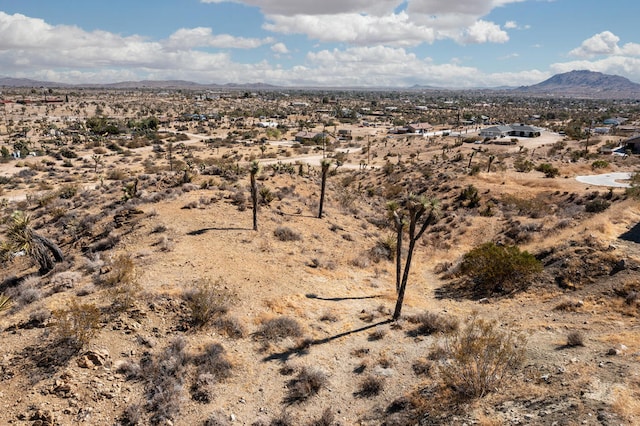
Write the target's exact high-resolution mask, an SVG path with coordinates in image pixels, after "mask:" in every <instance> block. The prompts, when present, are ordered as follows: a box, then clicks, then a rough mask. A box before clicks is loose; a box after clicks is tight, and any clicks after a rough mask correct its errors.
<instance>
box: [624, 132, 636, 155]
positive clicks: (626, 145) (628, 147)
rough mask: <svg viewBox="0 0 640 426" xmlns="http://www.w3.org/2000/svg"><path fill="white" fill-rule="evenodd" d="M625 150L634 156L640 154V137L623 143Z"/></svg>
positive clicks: (633, 137) (634, 137) (631, 138)
mask: <svg viewBox="0 0 640 426" xmlns="http://www.w3.org/2000/svg"><path fill="white" fill-rule="evenodd" d="M622 144H623V145H624V149H625V151H626V150H629V151H631V152H632V153H633V154H640V135H635V136H632V137H630V138H629V139H627V140H625V141H623V142H622Z"/></svg>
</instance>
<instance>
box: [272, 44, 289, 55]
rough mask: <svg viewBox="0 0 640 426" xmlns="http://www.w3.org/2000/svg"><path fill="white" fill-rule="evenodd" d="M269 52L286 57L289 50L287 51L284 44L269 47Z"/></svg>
mask: <svg viewBox="0 0 640 426" xmlns="http://www.w3.org/2000/svg"><path fill="white" fill-rule="evenodd" d="M271 51H272V52H274V53H277V54H280V55H286V54H287V53H289V49H287V46H286V45H285V44H284V43H276V44H274V45H273V46H271Z"/></svg>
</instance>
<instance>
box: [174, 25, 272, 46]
mask: <svg viewBox="0 0 640 426" xmlns="http://www.w3.org/2000/svg"><path fill="white" fill-rule="evenodd" d="M272 42H273V39H272V38H265V39H257V38H245V37H234V36H232V35H229V34H218V35H214V34H213V31H212V30H211V28H205V27H197V28H182V29H179V30H178V31H176V32H174V33H173V34H171V36H170V37H169V39H168V40H166V42H165V43H164V45H165V46H166V47H167V48H168V49H172V50H184V49H191V48H196V47H218V48H235V49H255V48H256V47H260V46H262V45H264V44H268V43H272Z"/></svg>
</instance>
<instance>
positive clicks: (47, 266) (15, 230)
mask: <svg viewBox="0 0 640 426" xmlns="http://www.w3.org/2000/svg"><path fill="white" fill-rule="evenodd" d="M30 222H31V218H30V217H29V216H28V215H26V214H24V213H23V212H21V211H17V212H15V213H14V214H13V215H12V216H11V221H10V223H9V228H8V229H7V239H8V240H9V241H8V243H9V244H10V246H11V249H12V251H13V252H20V251H24V253H25V254H27V255H29V256H30V257H31V258H32V259H33V260H35V261H36V262H37V263H38V265H39V266H40V273H41V274H46V273H47V272H49V271H50V270H52V269H53V267H54V265H55V264H56V263H57V262H62V261H63V260H64V255H63V254H62V250H60V248H59V247H58V246H57V245H56V244H55V243H54V242H53V241H51V240H49V239H47V238H45V237H43V236H42V235H39V234H37V233H36V232H35V231H34V230H33V229H32V228H31V226H30Z"/></svg>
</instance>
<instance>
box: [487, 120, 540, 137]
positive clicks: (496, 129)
mask: <svg viewBox="0 0 640 426" xmlns="http://www.w3.org/2000/svg"><path fill="white" fill-rule="evenodd" d="M540 134H541V130H540V129H539V128H537V127H535V126H529V125H527V124H508V125H501V126H491V127H487V128H486V129H482V130H481V131H480V136H481V137H483V138H492V139H494V138H503V137H505V136H513V137H521V138H537V137H538V136H540Z"/></svg>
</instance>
